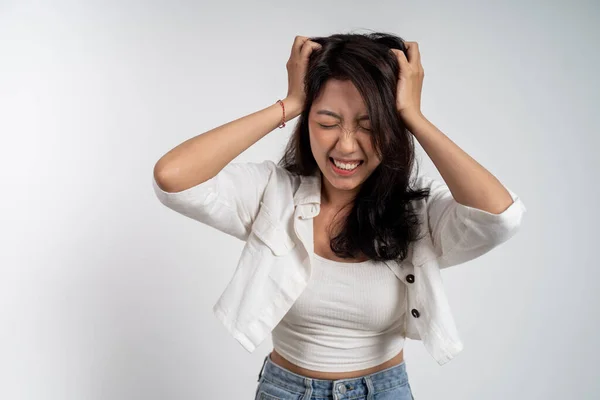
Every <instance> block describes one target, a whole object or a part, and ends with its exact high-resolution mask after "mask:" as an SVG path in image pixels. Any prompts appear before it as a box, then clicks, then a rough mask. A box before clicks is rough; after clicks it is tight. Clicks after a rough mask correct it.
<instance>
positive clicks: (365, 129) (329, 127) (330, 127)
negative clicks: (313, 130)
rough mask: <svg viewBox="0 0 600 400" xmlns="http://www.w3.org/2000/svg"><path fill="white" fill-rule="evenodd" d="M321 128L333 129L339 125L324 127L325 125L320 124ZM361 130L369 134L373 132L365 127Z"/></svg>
mask: <svg viewBox="0 0 600 400" xmlns="http://www.w3.org/2000/svg"><path fill="white" fill-rule="evenodd" d="M319 126H320V127H321V128H325V129H332V128H335V127H336V126H337V125H323V124H319ZM360 129H362V130H364V131H367V132H371V130H370V129H368V128H365V127H362V126H361V127H360Z"/></svg>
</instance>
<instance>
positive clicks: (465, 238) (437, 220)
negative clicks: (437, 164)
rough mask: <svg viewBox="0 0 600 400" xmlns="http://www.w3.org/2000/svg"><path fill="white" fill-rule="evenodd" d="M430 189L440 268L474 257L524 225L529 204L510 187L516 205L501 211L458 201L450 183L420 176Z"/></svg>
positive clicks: (430, 215)
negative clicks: (467, 204) (489, 210)
mask: <svg viewBox="0 0 600 400" xmlns="http://www.w3.org/2000/svg"><path fill="white" fill-rule="evenodd" d="M420 180H421V186H422V187H423V186H424V187H429V188H430V196H429V198H428V200H427V214H428V215H427V216H428V228H429V232H430V234H431V239H432V241H433V245H434V247H435V249H436V251H437V253H438V254H440V256H439V258H438V264H439V266H440V268H447V267H450V266H453V265H458V264H462V263H464V262H466V261H470V260H473V259H475V258H477V257H479V256H481V255H483V254H485V253H487V252H489V251H490V250H492V249H493V248H494V247H496V246H498V245H500V244H501V243H504V242H506V241H507V240H508V239H510V238H511V237H512V236H513V235H514V234H515V233H516V232H517V231H518V230H519V228H520V226H521V222H522V219H523V215H524V214H525V212H526V210H527V209H526V208H525V205H524V204H523V202H522V201H521V199H520V198H519V196H517V194H516V193H514V192H513V191H512V190H510V189H509V188H506V189H507V190H508V192H509V193H510V195H511V197H512V200H513V202H512V204H511V205H510V206H509V207H508V208H507V209H506V210H504V211H503V212H501V213H500V214H493V213H490V212H487V211H484V210H481V209H478V208H474V207H469V206H466V205H463V204H460V203H458V202H457V201H456V200H454V197H453V196H452V193H451V192H450V189H449V188H448V186H447V185H446V184H445V182H443V181H442V180H439V179H434V178H432V177H428V176H422V177H420Z"/></svg>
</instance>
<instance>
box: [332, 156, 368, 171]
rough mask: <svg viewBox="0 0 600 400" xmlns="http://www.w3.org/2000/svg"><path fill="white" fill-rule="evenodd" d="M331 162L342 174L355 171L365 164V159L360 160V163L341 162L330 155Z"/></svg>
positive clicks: (333, 167)
mask: <svg viewBox="0 0 600 400" xmlns="http://www.w3.org/2000/svg"><path fill="white" fill-rule="evenodd" d="M329 162H330V163H331V168H332V169H333V170H334V171H335V172H336V173H338V174H340V175H349V174H352V173H354V172H355V171H356V170H357V169H358V168H359V167H360V166H361V165H363V164H364V160H360V161H359V162H358V164H356V163H353V164H351V163H340V162H337V164H336V161H334V160H333V157H329Z"/></svg>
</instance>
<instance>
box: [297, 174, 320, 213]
mask: <svg viewBox="0 0 600 400" xmlns="http://www.w3.org/2000/svg"><path fill="white" fill-rule="evenodd" d="M310 203H317V204H321V173H320V171H317V173H316V174H315V175H310V176H303V175H300V187H298V190H297V191H296V193H295V194H294V206H297V205H302V204H310Z"/></svg>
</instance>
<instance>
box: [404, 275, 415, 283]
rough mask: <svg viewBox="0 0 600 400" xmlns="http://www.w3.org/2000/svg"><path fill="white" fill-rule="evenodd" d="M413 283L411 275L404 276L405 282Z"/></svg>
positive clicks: (413, 279) (413, 277)
mask: <svg viewBox="0 0 600 400" xmlns="http://www.w3.org/2000/svg"><path fill="white" fill-rule="evenodd" d="M414 281H415V276H414V275H413V274H408V275H406V282H408V283H413V282H414Z"/></svg>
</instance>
